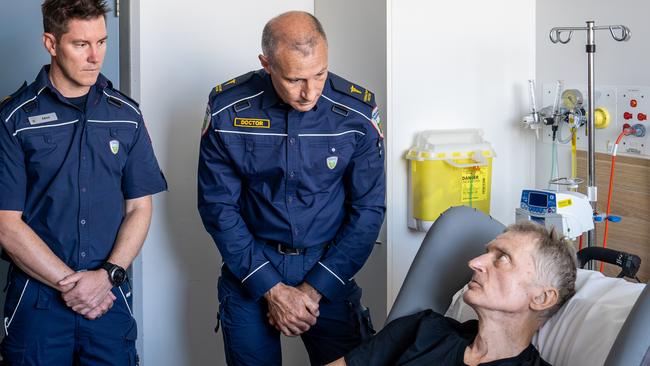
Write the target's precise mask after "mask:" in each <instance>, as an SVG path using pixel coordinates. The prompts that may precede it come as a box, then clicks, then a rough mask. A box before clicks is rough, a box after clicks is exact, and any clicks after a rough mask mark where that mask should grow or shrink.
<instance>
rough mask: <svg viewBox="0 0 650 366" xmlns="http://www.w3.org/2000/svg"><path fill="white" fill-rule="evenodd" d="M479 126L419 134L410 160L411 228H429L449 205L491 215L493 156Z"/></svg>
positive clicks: (424, 229)
mask: <svg viewBox="0 0 650 366" xmlns="http://www.w3.org/2000/svg"><path fill="white" fill-rule="evenodd" d="M495 156H496V154H495V152H494V149H492V146H491V145H490V143H489V142H486V141H485V140H483V132H482V131H481V130H478V129H465V130H429V131H423V132H420V133H418V135H417V136H416V139H415V145H414V146H413V147H412V148H411V149H410V150H409V151H408V153H407V154H406V159H407V160H409V174H408V178H409V216H410V217H409V220H408V222H409V227H410V228H412V229H415V230H419V231H427V230H428V229H429V227H431V225H432V224H433V222H434V221H435V220H436V219H437V218H438V216H440V214H441V213H443V212H444V211H445V210H447V209H448V208H450V207H453V206H460V205H465V206H470V207H474V208H476V209H479V210H481V211H483V212H485V213H486V214H490V194H491V185H492V158H494V157H495Z"/></svg>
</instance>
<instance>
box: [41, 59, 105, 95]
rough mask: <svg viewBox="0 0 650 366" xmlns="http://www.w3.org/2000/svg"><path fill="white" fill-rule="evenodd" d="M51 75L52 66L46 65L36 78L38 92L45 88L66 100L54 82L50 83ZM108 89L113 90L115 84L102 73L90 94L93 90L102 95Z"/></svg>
mask: <svg viewBox="0 0 650 366" xmlns="http://www.w3.org/2000/svg"><path fill="white" fill-rule="evenodd" d="M49 74H50V65H44V66H43V67H42V68H41V71H40V72H39V73H38V75H37V76H36V80H35V81H34V85H35V86H36V90H41V89H43V88H46V89H48V90H50V91H51V92H52V93H54V94H55V95H56V96H58V97H59V98H61V99H62V100H65V97H64V96H63V95H61V93H60V92H59V91H58V90H57V89H56V88H55V87H54V85H52V81H50V76H49ZM106 88H113V83H111V81H110V80H108V79H107V78H106V77H105V76H104V75H103V74H101V73H100V74H99V75H98V76H97V81H96V82H95V84H94V85H93V86H92V87H91V88H90V91H89V94H90V93H91V92H92V91H93V89H97V91H99V92H100V93H101V91H102V90H104V89H106Z"/></svg>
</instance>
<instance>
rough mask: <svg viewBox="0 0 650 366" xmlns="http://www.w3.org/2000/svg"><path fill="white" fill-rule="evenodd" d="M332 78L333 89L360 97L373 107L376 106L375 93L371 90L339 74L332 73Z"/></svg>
mask: <svg viewBox="0 0 650 366" xmlns="http://www.w3.org/2000/svg"><path fill="white" fill-rule="evenodd" d="M330 80H331V85H332V89H334V90H336V91H338V92H340V93H343V94H346V95H349V96H351V97H353V98H354V99H358V100H360V101H362V102H364V103H366V104H368V105H369V106H371V107H374V106H375V95H374V94H373V93H372V92H371V91H370V90H368V89H365V88H363V87H361V86H359V85H357V84H353V83H351V82H349V81H347V80H345V79H343V78H341V77H340V76H337V75H332V76H331V78H330Z"/></svg>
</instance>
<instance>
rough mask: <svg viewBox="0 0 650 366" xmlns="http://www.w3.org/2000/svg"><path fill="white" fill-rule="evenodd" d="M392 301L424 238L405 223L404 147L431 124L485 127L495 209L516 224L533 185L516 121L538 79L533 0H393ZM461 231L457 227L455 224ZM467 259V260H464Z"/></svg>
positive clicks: (528, 137) (527, 148)
mask: <svg viewBox="0 0 650 366" xmlns="http://www.w3.org/2000/svg"><path fill="white" fill-rule="evenodd" d="M388 4H389V8H388V19H389V26H388V27H389V28H388V36H389V46H388V55H389V61H388V71H389V79H388V103H389V104H388V120H389V121H390V123H389V124H388V128H387V129H388V131H387V141H388V142H387V146H388V153H387V157H388V172H389V178H388V202H389V209H388V216H387V227H388V232H387V234H388V244H389V247H388V271H389V283H388V303H389V304H392V302H393V300H394V298H395V296H396V295H397V292H398V291H399V288H400V286H401V284H402V281H403V279H404V277H405V275H406V272H407V270H408V268H409V266H410V264H411V261H412V259H413V257H414V255H415V253H416V252H417V250H418V247H419V244H420V242H421V240H422V238H423V234H420V233H414V232H412V231H409V229H408V228H407V206H406V204H407V184H406V180H407V165H406V161H405V160H404V155H405V152H406V150H407V149H408V148H409V147H410V145H411V144H412V143H413V139H414V136H415V134H416V133H417V132H419V131H422V130H427V129H453V128H477V127H478V128H482V129H483V130H484V131H485V138H486V139H487V140H488V141H489V142H491V143H492V145H493V147H494V149H495V150H496V153H497V158H496V159H495V160H494V166H493V183H492V209H491V211H492V215H493V216H494V217H495V218H497V219H499V220H501V221H502V222H504V223H510V222H512V221H513V220H514V207H515V204H517V203H518V195H519V191H520V190H521V189H522V188H524V187H525V186H529V185H531V184H532V183H533V177H534V172H535V171H534V151H533V148H532V146H533V144H534V137H533V135H532V134H530V133H529V132H527V131H524V130H522V129H521V128H520V127H519V124H518V123H519V120H520V119H521V116H522V115H523V113H524V112H525V111H526V109H527V103H528V102H527V95H526V85H527V79H529V78H531V77H533V75H534V69H535V66H534V61H535V59H534V51H535V49H534V32H535V25H534V24H535V17H534V11H535V2H534V1H532V0H529V1H521V0H493V1H472V2H471V4H468V2H452V1H435V2H422V1H416V0H389V1H388ZM459 229H460V228H459ZM460 265H464V264H460Z"/></svg>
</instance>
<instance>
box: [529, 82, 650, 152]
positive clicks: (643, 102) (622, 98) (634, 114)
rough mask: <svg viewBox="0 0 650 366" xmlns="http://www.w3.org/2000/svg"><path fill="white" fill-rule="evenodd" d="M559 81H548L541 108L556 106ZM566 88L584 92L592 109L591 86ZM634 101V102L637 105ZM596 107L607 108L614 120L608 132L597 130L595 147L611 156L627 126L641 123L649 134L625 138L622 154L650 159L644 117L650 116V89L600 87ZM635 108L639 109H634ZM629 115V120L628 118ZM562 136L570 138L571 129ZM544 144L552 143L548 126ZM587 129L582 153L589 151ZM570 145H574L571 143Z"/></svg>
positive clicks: (582, 130) (580, 141) (581, 140)
mask: <svg viewBox="0 0 650 366" xmlns="http://www.w3.org/2000/svg"><path fill="white" fill-rule="evenodd" d="M555 85H556V83H555V82H548V83H544V84H543V85H542V93H543V94H542V105H541V106H539V108H540V109H541V108H543V107H546V106H552V105H553V101H554V98H555ZM564 89H565V90H566V89H577V90H579V91H580V92H581V93H582V96H583V99H584V107H585V109H588V100H587V86H586V85H584V84H582V85H581V84H566V85H565V86H564ZM633 101H634V102H633ZM594 104H595V107H596V108H599V107H604V108H606V109H607V110H608V112H609V115H610V118H611V121H610V123H609V126H607V127H606V128H604V129H596V142H595V148H596V151H597V152H601V153H611V149H612V147H613V146H614V143H615V142H616V138H617V137H618V135H619V133H620V132H621V131H622V129H623V125H624V124H625V123H629V124H630V125H634V124H637V123H640V124H642V125H644V126H646V129H648V131H647V132H646V136H644V137H636V136H626V137H624V138H623V139H622V141H621V143H620V145H619V148H618V153H619V154H625V155H631V156H650V136H648V132H650V123H649V122H648V120H645V119H644V117H646V118H647V117H650V87H642V86H611V85H603V86H598V87H597V88H596V90H595V103H594ZM632 105H635V107H632ZM625 113H628V115H627V117H628V119H625V116H626V115H625ZM561 128H562V131H561V132H560V133H561V137H562V138H563V139H566V138H568V136H569V133H570V131H569V128H568V125H567V124H563V126H561ZM542 131H543V132H542V142H544V143H547V144H550V143H552V131H551V128H550V127H547V126H545V127H544V128H543V130H542ZM586 132H587V129H586V126H582V127H580V128H579V129H578V135H577V147H578V149H580V150H587V147H588V138H587V133H586ZM566 146H570V144H567V145H566Z"/></svg>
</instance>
